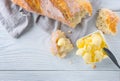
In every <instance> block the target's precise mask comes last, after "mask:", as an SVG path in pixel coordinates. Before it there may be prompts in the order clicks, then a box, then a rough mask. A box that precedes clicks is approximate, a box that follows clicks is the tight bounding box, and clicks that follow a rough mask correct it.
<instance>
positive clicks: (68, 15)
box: [12, 0, 92, 27]
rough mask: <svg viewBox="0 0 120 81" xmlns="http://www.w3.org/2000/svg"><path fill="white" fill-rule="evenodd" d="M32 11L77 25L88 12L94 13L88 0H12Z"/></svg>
mask: <svg viewBox="0 0 120 81" xmlns="http://www.w3.org/2000/svg"><path fill="white" fill-rule="evenodd" d="M12 1H13V2H14V3H15V4H17V5H19V6H21V7H23V8H24V9H26V10H28V11H30V12H36V13H38V14H40V15H44V16H48V17H49V18H52V19H55V20H58V21H61V22H62V23H65V24H66V25H68V26H70V27H75V26H76V25H77V24H78V23H80V22H81V19H82V18H84V17H85V15H86V14H89V15H92V6H91V4H90V2H89V1H88V0H12Z"/></svg>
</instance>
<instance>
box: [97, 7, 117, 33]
mask: <svg viewBox="0 0 120 81" xmlns="http://www.w3.org/2000/svg"><path fill="white" fill-rule="evenodd" d="M118 22H119V16H118V15H117V14H116V13H115V12H112V11H111V10H109V9H105V8H103V9H101V10H100V11H99V15H98V17H97V21H96V26H97V28H98V29H99V30H101V31H102V32H103V33H105V34H112V35H114V34H115V33H116V32H117V24H118Z"/></svg>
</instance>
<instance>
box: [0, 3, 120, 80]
mask: <svg viewBox="0 0 120 81" xmlns="http://www.w3.org/2000/svg"><path fill="white" fill-rule="evenodd" d="M111 3H112V2H111ZM105 4H106V3H105ZM106 5H108V4H106ZM109 5H110V4H109ZM118 31H119V32H118V34H117V35H116V36H110V35H108V36H107V35H106V36H105V38H106V40H107V42H108V44H109V47H110V50H111V51H112V52H113V53H114V55H115V56H116V57H117V60H118V61H119V62H120V53H119V52H120V51H119V50H120V25H119V26H118ZM49 45H50V35H49V34H47V33H46V32H44V31H42V30H41V29H40V28H39V27H37V26H34V27H32V28H31V29H30V30H29V32H27V33H25V34H24V35H23V36H22V37H20V38H19V39H14V38H12V37H11V36H10V35H9V34H8V33H7V31H6V30H5V29H4V27H3V26H2V25H1V24H0V81H73V80H74V81H120V70H119V69H118V68H117V67H116V66H115V65H114V64H113V62H112V61H111V60H110V59H109V58H108V59H105V60H103V61H102V62H100V63H97V68H96V69H92V68H91V66H90V65H86V64H85V63H84V61H83V59H82V58H81V57H78V56H76V55H75V51H76V49H74V50H73V52H72V53H70V54H69V55H68V56H67V57H66V58H65V59H60V58H57V57H55V56H53V55H52V54H51V52H50V50H49Z"/></svg>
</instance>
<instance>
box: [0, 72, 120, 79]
mask: <svg viewBox="0 0 120 81" xmlns="http://www.w3.org/2000/svg"><path fill="white" fill-rule="evenodd" d="M0 81H120V72H118V71H92V72H91V71H57V72H56V71H24V72H20V71H4V72H0Z"/></svg>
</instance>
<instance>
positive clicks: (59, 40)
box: [51, 30, 73, 58]
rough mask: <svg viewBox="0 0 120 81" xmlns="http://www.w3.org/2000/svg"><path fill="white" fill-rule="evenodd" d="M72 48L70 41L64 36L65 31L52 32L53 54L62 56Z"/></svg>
mask: <svg viewBox="0 0 120 81" xmlns="http://www.w3.org/2000/svg"><path fill="white" fill-rule="evenodd" d="M72 49H73V45H72V43H71V41H70V40H69V39H68V38H66V36H65V33H64V32H62V31H61V30H57V31H55V32H53V33H52V37H51V52H52V53H53V55H55V56H58V57H60V58H64V57H65V56H66V55H67V53H68V52H70V51H71V50H72Z"/></svg>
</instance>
